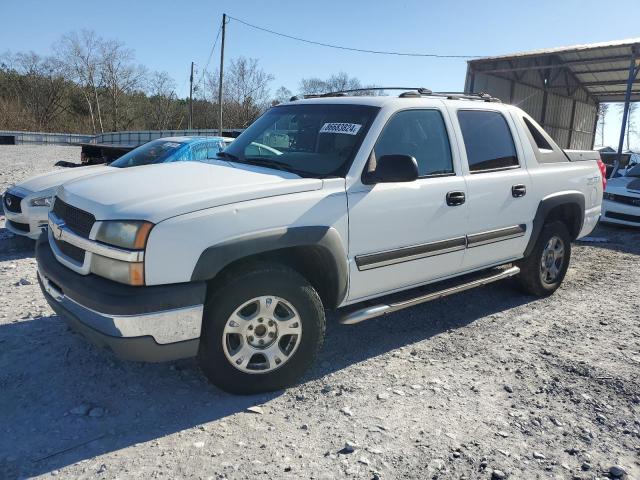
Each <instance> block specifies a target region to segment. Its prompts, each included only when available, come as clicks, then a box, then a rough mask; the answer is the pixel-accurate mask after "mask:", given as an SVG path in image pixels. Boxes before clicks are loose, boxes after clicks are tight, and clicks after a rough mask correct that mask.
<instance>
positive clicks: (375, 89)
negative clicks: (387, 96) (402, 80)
mask: <svg viewBox="0 0 640 480" xmlns="http://www.w3.org/2000/svg"><path fill="white" fill-rule="evenodd" d="M384 90H413V91H416V92H419V93H420V94H423V95H427V94H429V93H431V90H429V89H428V88H423V87H368V88H351V89H348V90H337V91H335V92H326V93H312V94H307V95H295V96H293V97H291V98H290V99H289V101H290V102H295V101H296V100H302V99H303V98H323V97H345V96H346V94H347V93H358V92H365V93H366V92H382V91H384Z"/></svg>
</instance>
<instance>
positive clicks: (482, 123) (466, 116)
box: [458, 110, 518, 172]
mask: <svg viewBox="0 0 640 480" xmlns="http://www.w3.org/2000/svg"><path fill="white" fill-rule="evenodd" d="M458 121H459V122H460V129H461V130H462V137H463V138H464V146H465V149H466V152H467V160H468V162H469V169H470V170H471V172H482V171H491V170H498V169H503V168H513V167H517V166H518V156H517V155H516V147H515V145H514V143H513V137H512V136H511V131H510V130H509V125H508V124H507V121H506V120H505V118H504V116H503V115H502V114H501V113H499V112H489V111H483V110H460V111H458Z"/></svg>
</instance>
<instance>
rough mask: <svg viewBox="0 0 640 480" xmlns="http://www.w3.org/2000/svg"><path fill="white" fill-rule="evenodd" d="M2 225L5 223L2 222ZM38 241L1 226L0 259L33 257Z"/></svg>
mask: <svg viewBox="0 0 640 480" xmlns="http://www.w3.org/2000/svg"><path fill="white" fill-rule="evenodd" d="M0 225H4V222H1V223H0ZM35 246H36V243H35V242H34V241H33V240H31V239H30V238H26V237H19V236H17V235H14V234H13V233H11V232H10V231H9V230H7V229H6V228H4V227H3V226H0V261H4V260H17V259H20V258H27V257H33V256H34V253H35Z"/></svg>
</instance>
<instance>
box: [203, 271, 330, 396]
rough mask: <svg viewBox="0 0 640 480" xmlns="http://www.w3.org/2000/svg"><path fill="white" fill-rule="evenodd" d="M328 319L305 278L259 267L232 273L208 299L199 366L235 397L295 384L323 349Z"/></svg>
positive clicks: (287, 272)
mask: <svg viewBox="0 0 640 480" xmlns="http://www.w3.org/2000/svg"><path fill="white" fill-rule="evenodd" d="M324 331H325V315H324V309H323V307H322V302H321V300H320V297H319V296H318V294H317V292H316V291H315V289H314V288H313V287H312V286H311V284H309V282H307V280H306V279H305V278H304V277H302V276H301V275H300V274H298V273H297V272H295V271H294V270H291V269H289V268H286V267H284V266H280V265H275V264H273V265H272V264H256V265H254V268H252V269H250V270H249V269H245V270H244V271H242V272H238V273H236V274H231V275H230V276H228V277H227V278H226V280H225V281H224V282H223V284H222V285H221V286H220V287H219V288H217V289H215V290H214V291H213V292H212V293H211V294H210V295H209V298H208V299H207V303H206V305H205V313H204V319H203V331H202V338H201V341H200V350H199V353H198V362H199V364H200V367H201V368H202V370H203V372H204V373H205V375H206V376H207V377H208V378H209V379H210V380H211V381H212V382H213V383H214V384H215V385H216V386H218V387H220V388H221V389H223V390H225V391H227V392H230V393H240V394H252V393H259V392H268V391H273V390H278V389H281V388H284V387H287V386H290V385H291V384H293V383H295V381H296V380H297V379H298V378H299V377H300V376H301V375H302V374H303V373H304V371H305V370H306V369H307V368H308V367H309V366H310V365H311V363H312V362H313V360H314V358H315V356H316V354H317V352H318V350H319V349H320V347H321V346H322V342H323V340H324Z"/></svg>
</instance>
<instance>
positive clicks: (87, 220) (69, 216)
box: [53, 197, 96, 238]
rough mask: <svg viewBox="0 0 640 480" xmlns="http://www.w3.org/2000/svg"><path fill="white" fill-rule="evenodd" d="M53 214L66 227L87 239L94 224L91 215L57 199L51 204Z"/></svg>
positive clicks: (94, 220)
mask: <svg viewBox="0 0 640 480" xmlns="http://www.w3.org/2000/svg"><path fill="white" fill-rule="evenodd" d="M53 213H54V214H55V215H56V217H58V218H59V219H61V220H62V221H63V222H64V223H65V226H66V227H68V228H69V229H71V230H73V231H74V232H75V233H77V234H78V235H80V236H82V237H84V238H89V233H91V227H93V224H94V223H96V217H94V216H93V215H92V214H90V213H89V212H85V211H84V210H80V209H79V208H76V207H74V206H73V205H69V204H68V203H65V202H63V201H62V200H60V199H59V198H58V197H56V200H55V202H54V204H53Z"/></svg>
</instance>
